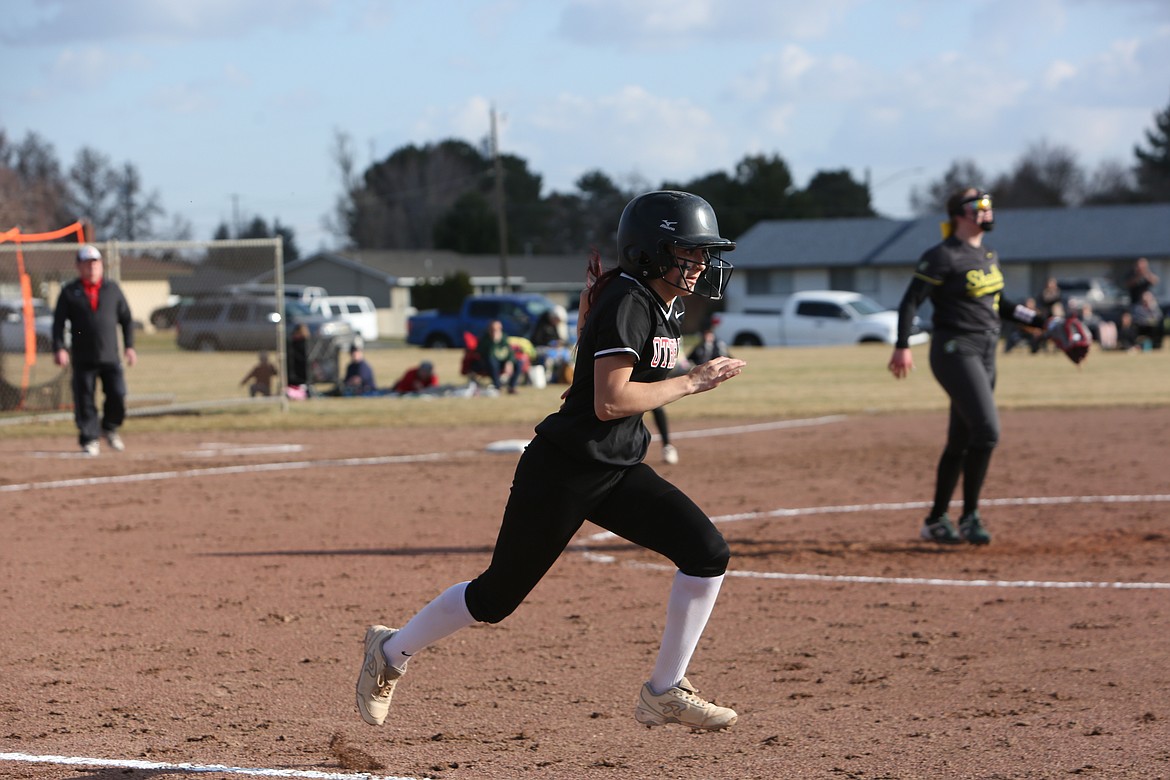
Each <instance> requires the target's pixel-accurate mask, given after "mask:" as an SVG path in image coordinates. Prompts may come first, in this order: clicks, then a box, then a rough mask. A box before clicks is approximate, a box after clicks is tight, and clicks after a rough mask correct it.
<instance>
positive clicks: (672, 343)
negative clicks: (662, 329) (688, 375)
mask: <svg viewBox="0 0 1170 780" xmlns="http://www.w3.org/2000/svg"><path fill="white" fill-rule="evenodd" d="M677 362H678V339H672V338H668V337H666V336H655V337H654V357H652V358H650V367H651V368H674V364H675V363H677Z"/></svg>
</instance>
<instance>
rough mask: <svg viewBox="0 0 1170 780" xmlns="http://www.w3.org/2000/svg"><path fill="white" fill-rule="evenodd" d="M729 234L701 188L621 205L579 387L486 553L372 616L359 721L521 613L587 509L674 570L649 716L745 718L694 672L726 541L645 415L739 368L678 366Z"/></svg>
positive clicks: (582, 353)
mask: <svg viewBox="0 0 1170 780" xmlns="http://www.w3.org/2000/svg"><path fill="white" fill-rule="evenodd" d="M734 248H735V244H734V243H733V242H731V241H729V240H727V239H725V238H722V237H720V235H719V227H718V225H717V223H716V220H715V212H714V211H713V210H712V209H711V206H710V205H709V204H708V203H707V202H706V201H705V200H703V199H702V198H699V197H697V196H695V195H691V194H689V193H684V192H671V191H664V192H651V193H647V194H645V195H640V196H638V197H637V198H634V199H633V200H632V201H630V203H629V204H628V205H627V206H626V208H625V210H624V211H623V213H622V217H621V220H620V222H619V223H618V257H619V263H618V267H617V268H615V269H613V270H612V271H609V272H607V273H604V274H601V276H600V278H597V279H596V281H595V282H594V283H593V284H592V285H591V287H590V290H589V293H588V295H587V296H584V297H583V309H582V312H581V314H580V316H581V317H582V318H584V327H583V329H582V331H581V338H580V342H579V344H578V348H577V360H576V365H575V367H574V371H573V382H572V385H571V386H570V388H569V390H568V391H567V393H566V395H565V399H564V403H563V405H562V406H561V408H560V409H559V410H558V411H556V412H554V413H553V414H551V415H549V416H548V417H546V418H545V419H544V421H543V422H541V423H540V424H539V425H537V426H536V437H535V438H534V439H533V440H532V441H531V443H529V444H528V446H527V448H526V449H525V451H524V454H523V455H521V457H520V462H519V463H518V464H517V467H516V474H515V477H514V479H513V481H512V492H511V495H510V496H509V498H508V504H507V507H506V508H505V510H504V518H503V522H502V524H501V526H500V532H499V536H498V538H497V540H496V546H495V550H494V551H493V553H492V560H491V564H490V565H489V566H488V568H487V570H486V571H484V572H483V573H482V574H480V575H479V576H478V577H476V578H475V579H473V580H471V581H470V582H461V583H458V584H456V585H453V586H451V587H449V588H448V589H447V590H446V591H444V592H443V593H441V594H440V595H439V596H438V597H437V598H435V599H434V600H433V601H432V602H431V603H430V604H428V605H427V606H426V607H424V608H423V609H422V610H421V611H420V612H419V613H418V614H416V615H415V616H414V617H413V618H411V619H410V620H409V621H408V622H407V623H406V624H405V625H404V626H403V627H402V628H401V629H393V628H387V627H385V626H380V625H376V626H371V627H370V628H369V629H368V630H367V632H366V639H365V657H364V659H363V664H362V669H361V672H360V674H359V676H358V681H357V707H358V711H359V712H360V714H361V716H362V719H363V720H365V721H366V722H367V723H369V724H371V725H381V724H382V723H383V722H384V721H385V719H386V716H387V714H388V712H389V708H390V700H391V696H392V694H393V691H394V686H395V685H396V683H397V681H398V679H399V678H400V677H401V676H402V675H403V674H404V673H405V671H406V664H407V662H408V661H409V659H410V658H411V656H413V655H414V654H415V653H417V652H418V651H420V650H422V649H423V648H425V647H427V646H428V645H430V644H432V643H434V642H435V641H437V640H439V639H442V638H443V637H446V636H449V635H450V634H452V633H454V632H456V631H458V630H460V629H462V628H464V627H466V626H469V625H472V624H473V623H476V622H483V623H498V622H500V621H501V620H503V619H504V618H506V617H507V616H508V615H510V614H512V612H513V611H514V610H515V609H516V608H517V607H518V606H519V605H520V603H521V602H522V601H523V600H524V598H525V597H526V596H527V595H528V594H529V592H531V591H532V589H533V588H534V587H536V585H537V583H538V582H540V579H541V578H542V577H543V576H544V574H545V573H546V572H547V571H548V570H549V568H550V567H551V566H552V565H553V563H554V562H556V560H557V558H559V557H560V555H561V553H562V552H564V550H565V548H566V547H567V546H568V544H569V542H570V541H571V540H572V538H573V536H574V535H575V534H576V533H577V531H578V530H579V529H580V528H581V525H582V523H583V522H584V521H585V520H586V519H588V520H590V521H591V522H593V523H595V524H597V525H599V526H601V527H602V528H605V529H606V530H608V531H611V532H613V533H614V534H617V535H618V536H621V537H623V538H625V539H628V540H629V541H631V542H634V543H635V544H638V545H641V546H643V547H646V548H647V549H650V550H654V551H655V552H658V553H660V554H662V555H663V556H665V557H666V558H668V559H669V560H670V561H671V562H673V563H674V565H675V566H676V567H677V569H678V570H677V572H676V573H675V577H674V582H673V586H672V589H671V594H670V599H669V602H668V603H667V610H666V624H665V627H664V629H663V635H662V644H661V647H660V650H659V654H658V658H657V661H656V662H655V666H654V670H653V672H652V673H651V675H650V679H649V681H648V682H647V683H646V684H645V685H644V686H643V687H642V690H641V692H640V694H639V698H638V703H637V705H636V708H635V713H634V714H635V717H636V718H637V720H638V722H640V723H643V724H645V725H647V726H659V725H663V724H666V723H681V724H684V725H686V726H689V727H691V728H698V729H723V728H727V727H728V726H731V725H733V724H734V723H735V721H736V718H737V715H736V713H735V711H734V710H732V709H730V708H728V707H720V706H717V705H715V704H712V703H710V702H708V701H706V700H704V699H702V698H700V697H699V696H698V694H697V691H696V689H695V688H694V687H693V686H692V685H691V683H690V682H689V681H688V680H687V679H686V676H685V675H686V669H687V665H688V663H689V662H690V659H691V656H692V654H693V653H694V650H695V648H696V646H697V645H698V641H699V638H700V636H701V634H702V632H703V629H704V628H705V626H706V624H707V619H708V617H709V616H710V614H711V610H712V609H713V608H714V605H715V598H716V596H717V595H718V593H719V588H720V585H721V583H722V581H723V576H724V572H725V571H726V568H727V562H728V559H729V557H730V553H729V551H728V547H727V543H726V542H725V541H724V539H723V536H722V534H720V533H719V531H718V530H717V529H716V528H715V526H714V525H713V524H712V522H711V520H710V519H709V518H708V517H707V515H706V514H705V513H704V512H703V511H702V510H701V509H700V508H699V507H698V506H696V505H695V503H694V502H693V501H691V500H690V499H689V498H688V497H687V496H686V495H685V494H684V493H683V492H682V491H681V490H679V489H678V488H677V487H675V486H674V485H672V484H671V483H669V482H668V481H666V480H665V479H663V478H662V477H661V476H659V475H658V474H657V473H655V471H654V469H652V468H651V467H650V466H648V465H646V464H645V463H644V462H643V459H644V458H645V456H646V451H647V447H648V445H649V442H650V433H649V431H647V430H646V426H645V425H644V424H643V423H642V415H643V414H644V413H645V412H648V411H650V410H653V409H656V408H658V407H660V406H663V405H664V404H668V403H671V402H673V401H677V400H679V399H680V398H683V397H685V396H687V395H692V394H694V393H701V392H705V391H707V390H711V389H713V388H715V387H717V386H718V385H720V384H722V383H723V382H725V381H726V380H728V379H731V378H732V377H735V376H737V375H738V374H739V373H740V370H741V369H742V368H743V365H744V363H743V361H742V360H736V359H733V358H728V357H721V358H715V359H714V360H712V361H711V362H709V363H704V364H702V365H700V366H695V367H694V368H692V369H691V370H690V371H689V372H687V373H686V374H684V375H681V376H671V369H673V368H674V367H675V364H676V362H677V361H678V359H679V357H680V351H681V346H682V340H681V330H680V328H681V325H680V323H681V321H682V314H683V306H682V299H683V298H684V297H685V296H687V295H692V294H698V295H705V296H706V297H710V298H718V297H720V296H721V295H722V292H723V289H724V288H725V286H726V284H727V279H728V277H729V275H730V268H731V266H730V264H729V263H727V262H726V261H724V260H723V259H722V257H721V255H720V252H721V251H729V250H732V249H734ZM595 267H596V265H591V269H594V268H595ZM591 278H592V277H591Z"/></svg>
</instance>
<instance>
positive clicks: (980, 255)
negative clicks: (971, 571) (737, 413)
mask: <svg viewBox="0 0 1170 780" xmlns="http://www.w3.org/2000/svg"><path fill="white" fill-rule="evenodd" d="M947 213H948V215H949V217H950V223H949V225H950V235H949V236H948V237H947V238H946V239H944V240H943V242H942V243H940V244H938V245H936V246H934V247H932V248H930V249H929V250H927V251H926V252H925V253H924V254H923V255H922V258H921V259H920V260H919V261H918V266H917V268H916V270H915V272H914V277H913V279H911V281H910V285H909V287H907V289H906V294H905V295H904V296H903V297H902V303H901V306H899V308H898V342H897V344H896V345H895V346H894V354H893V356H892V357H891V359H890V364H889V368H890V371H891V372H892V373H893V374H894V376H895V377H896V378H898V379H901V378H903V377H905V376H906V375H907V374H908V373H909V372H910V371H911V370H912V369H913V367H914V359H913V357H912V355H911V354H910V344H909V338H910V331H911V327H912V325H913V322H914V316H915V314H916V313H917V311H918V307H919V306H920V305H921V304H922V302H923V301H924V300H926V298H927V297H929V298H930V300H931V303H932V304H933V305H934V317H933V323H934V330H933V333H932V334H931V343H930V368H931V371H932V372H933V373H934V376H935V379H937V380H938V383H939V384H940V385H942V387H943V389H944V390H945V391H946V393H947V395H948V396H950V399H951V409H950V425H949V428H948V430H947V443H946V447H945V448H944V449H943V453H942V457H941V458H940V459H939V463H938V477H937V481H936V483H935V492H934V505H933V507H932V508H931V510H930V514H929V515H928V516H927V518H926V521H925V522H924V523H923V526H922V532H921V536H922V538H923V539H927V540H930V541H934V542H939V543H941V544H959V543H961V542H964V541H966V542H969V543H971V544H988V543H989V542H990V541H991V535H990V534H989V533H988V532H987V529H986V528H985V527H984V526H983V523H982V520H981V519H980V517H979V494H980V492H981V491H982V489H983V480H984V478H985V477H986V475H987V467H988V465H989V464H990V462H991V453H992V450H994V449H995V445H996V444H997V443H998V442H999V414H998V412H997V410H996V408H995V398H994V396H993V393H994V391H995V353H996V345H997V344H998V341H999V328H1000V322H1001V321H1005V320H1006V321H1012V322H1017V323H1020V324H1022V325H1029V326H1035V327H1043V325H1044V317H1043V315H1041V314H1039V313H1038V312H1035V311H1033V310H1031V309H1029V308H1027V307H1025V306H1019V305H1016V304H1014V303H1012V302H1011V301H1009V300H1007V299H1006V298H1005V297H1004V296H1003V271H1002V270H1001V268H1000V263H999V257H998V256H997V255H996V253H995V251H994V250H993V249H990V248H989V247H986V246H984V245H983V235H984V233H986V232H987V231H989V230H991V228H992V226H993V225H994V215H993V213H992V207H991V196H989V195H988V194H986V193H983V192H980V191H978V190H975V189H968V190H964V191H962V192H959V193H956V194H955V195H953V196H952V197H951V198H950V199H949V200H948V201H947ZM960 474H961V475H962V476H963V514H962V516H961V517H960V518H959V527H958V529H957V530H956V528H955V526H954V524H953V523H952V522H951V520H950V518H949V517H948V516H947V506H948V505H949V504H950V501H951V495H952V494H953V493H954V490H955V486H956V485H957V484H958V480H959V475H960Z"/></svg>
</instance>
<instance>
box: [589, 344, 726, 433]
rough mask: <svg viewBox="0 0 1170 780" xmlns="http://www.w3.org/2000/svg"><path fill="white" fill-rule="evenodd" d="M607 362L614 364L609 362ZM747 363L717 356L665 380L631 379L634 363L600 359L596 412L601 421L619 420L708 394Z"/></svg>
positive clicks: (596, 384)
mask: <svg viewBox="0 0 1170 780" xmlns="http://www.w3.org/2000/svg"><path fill="white" fill-rule="evenodd" d="M607 361H614V364H609V365H607ZM745 365H746V363H745V362H744V361H742V360H739V359H737V358H728V357H721V358H715V359H714V360H711V361H709V362H707V363H704V364H702V365H700V366H695V367H694V368H692V369H691V370H690V371H689V372H687V373H686V374H685V375H683V376H676V377H671V378H670V379H664V380H662V381H661V382H631V381H630V376H631V375H632V373H633V366H632V365H629V364H628V363H624V362H622V358H620V357H615V358H604V359H602V360H600V361H598V366H597V368H598V370H597V374H596V376H595V381H594V413H595V414H596V415H597V418H598V419H599V420H616V419H618V418H621V417H630V416H632V415H635V414H642V413H643V412H648V411H650V410H652V409H657V408H658V407H660V406H665V405H667V404H669V403H673V402H675V401H677V400H679V399H680V398H685V397H686V396H688V395H694V394H696V393H705V392H707V391H708V390H711V389H714V388H715V387H718V386H719V385H721V384H722V383H724V382H726V381H727V380H728V379H731V378H733V377H736V376H738V375H739V374H740V372H741V371H742V370H743V367H744V366H745Z"/></svg>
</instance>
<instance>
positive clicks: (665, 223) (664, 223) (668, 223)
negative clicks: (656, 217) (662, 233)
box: [658, 219, 678, 232]
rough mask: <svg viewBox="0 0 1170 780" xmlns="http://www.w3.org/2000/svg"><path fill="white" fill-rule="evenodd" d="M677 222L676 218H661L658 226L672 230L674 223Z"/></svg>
mask: <svg viewBox="0 0 1170 780" xmlns="http://www.w3.org/2000/svg"><path fill="white" fill-rule="evenodd" d="M677 224H678V220H674V219H664V220H662V224H661V225H659V226H658V227H660V228H662V229H663V230H669V231H671V232H674V228H675V225H677Z"/></svg>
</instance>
